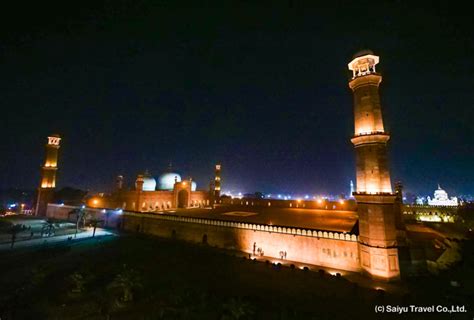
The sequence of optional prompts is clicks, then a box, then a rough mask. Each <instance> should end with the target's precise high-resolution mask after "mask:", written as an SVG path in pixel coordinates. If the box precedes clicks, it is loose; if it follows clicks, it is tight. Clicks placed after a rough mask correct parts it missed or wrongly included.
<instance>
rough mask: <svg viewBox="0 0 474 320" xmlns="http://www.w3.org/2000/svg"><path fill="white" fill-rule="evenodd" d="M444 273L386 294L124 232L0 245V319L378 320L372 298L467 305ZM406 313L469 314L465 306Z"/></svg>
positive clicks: (388, 301) (403, 303)
mask: <svg viewBox="0 0 474 320" xmlns="http://www.w3.org/2000/svg"><path fill="white" fill-rule="evenodd" d="M447 279H448V278H446V277H439V278H436V279H418V280H417V281H413V282H412V285H411V286H409V287H410V292H411V293H410V294H409V295H406V294H405V295H393V294H388V293H383V292H380V291H379V292H377V291H376V290H373V289H366V288H362V287H358V286H357V285H354V284H352V283H350V282H348V281H346V280H345V279H344V278H338V277H335V276H330V275H328V274H320V273H318V272H311V271H304V270H299V269H292V268H289V267H281V268H278V267H277V266H273V265H271V264H266V263H260V262H253V261H251V260H248V259H244V258H243V257H241V256H232V255H230V254H228V253H224V252H221V251H219V250H217V249H215V248H209V247H205V246H197V245H191V244H187V243H183V242H176V241H173V240H164V239H157V238H148V237H138V236H131V235H126V236H121V237H104V238H101V239H90V240H84V241H80V242H78V243H76V244H72V245H71V244H68V245H61V246H54V247H46V248H36V249H31V248H29V249H17V250H14V251H11V252H9V253H6V254H3V253H2V256H1V257H0V319H2V320H7V319H380V318H382V314H376V313H375V312H374V308H375V306H376V305H393V306H396V305H399V306H408V305H410V304H416V305H424V306H430V305H436V304H443V305H451V304H455V305H465V306H466V308H468V310H469V306H468V305H467V303H468V302H469V301H470V300H469V294H471V293H472V292H469V291H468V290H470V289H469V288H472V287H462V288H455V287H452V286H450V285H449V282H448V281H447ZM469 311H470V310H469ZM385 315H386V314H385ZM398 317H400V318H403V319H406V318H408V316H407V315H406V314H405V315H402V316H398ZM389 318H394V319H395V318H397V316H396V315H394V314H392V315H391V316H390V317H389ZM409 318H412V319H424V318H426V319H472V312H468V313H463V314H459V313H457V314H436V313H430V314H411V315H410V316H409Z"/></svg>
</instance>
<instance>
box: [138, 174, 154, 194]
mask: <svg viewBox="0 0 474 320" xmlns="http://www.w3.org/2000/svg"><path fill="white" fill-rule="evenodd" d="M140 180H141V181H143V189H142V190H143V191H155V190H156V180H155V178H153V177H152V176H150V175H149V174H147V173H146V174H144V175H139V176H138V177H137V180H136V181H135V188H136V189H138V188H137V182H139V181H140Z"/></svg>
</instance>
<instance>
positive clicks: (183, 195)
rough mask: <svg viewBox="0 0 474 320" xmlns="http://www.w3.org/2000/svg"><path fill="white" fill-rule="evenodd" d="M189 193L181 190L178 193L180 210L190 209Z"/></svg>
mask: <svg viewBox="0 0 474 320" xmlns="http://www.w3.org/2000/svg"><path fill="white" fill-rule="evenodd" d="M188 198H189V196H188V191H186V190H180V191H179V192H178V208H187V207H188Z"/></svg>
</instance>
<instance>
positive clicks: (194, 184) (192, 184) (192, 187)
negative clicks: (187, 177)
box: [191, 181, 197, 191]
mask: <svg viewBox="0 0 474 320" xmlns="http://www.w3.org/2000/svg"><path fill="white" fill-rule="evenodd" d="M196 188H197V184H196V182H194V181H192V182H191V191H196Z"/></svg>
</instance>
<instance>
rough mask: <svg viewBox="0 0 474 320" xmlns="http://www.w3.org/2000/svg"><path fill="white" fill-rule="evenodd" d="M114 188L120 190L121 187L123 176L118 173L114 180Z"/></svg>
mask: <svg viewBox="0 0 474 320" xmlns="http://www.w3.org/2000/svg"><path fill="white" fill-rule="evenodd" d="M115 188H116V190H117V191H122V189H123V176H122V175H118V176H117V179H116V180H115Z"/></svg>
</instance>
